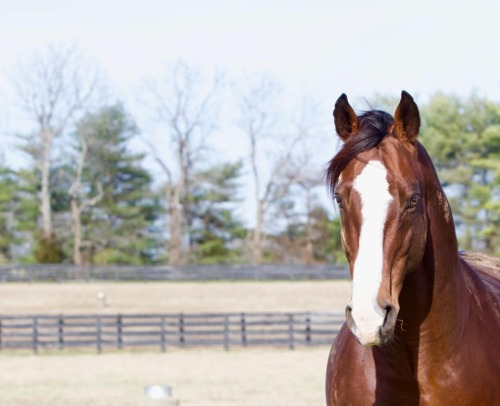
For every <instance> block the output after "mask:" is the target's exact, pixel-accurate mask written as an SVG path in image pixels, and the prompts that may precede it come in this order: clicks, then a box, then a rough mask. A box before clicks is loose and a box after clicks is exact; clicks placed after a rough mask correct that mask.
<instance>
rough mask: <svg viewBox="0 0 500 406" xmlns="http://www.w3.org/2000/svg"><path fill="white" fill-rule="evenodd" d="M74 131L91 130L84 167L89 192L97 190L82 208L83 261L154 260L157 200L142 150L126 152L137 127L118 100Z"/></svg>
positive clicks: (82, 121)
mask: <svg viewBox="0 0 500 406" xmlns="http://www.w3.org/2000/svg"><path fill="white" fill-rule="evenodd" d="M77 131H80V132H82V131H85V132H90V133H92V137H91V138H92V142H90V143H89V144H88V164H87V165H86V166H85V169H84V171H83V175H82V177H83V181H82V182H83V183H84V185H85V187H84V190H85V192H86V193H87V194H88V196H96V195H98V194H100V193H101V194H102V198H101V199H99V202H98V203H97V204H96V205H94V206H89V207H87V208H86V209H85V211H84V212H83V213H82V226H83V229H84V230H83V241H84V242H85V245H86V247H87V249H86V256H87V261H91V262H93V263H99V264H140V263H151V262H154V261H155V260H157V259H158V256H159V253H158V252H157V249H156V247H157V246H158V244H157V241H156V240H157V239H158V238H159V237H158V233H157V232H156V231H157V230H156V227H155V221H156V219H157V217H158V207H159V206H158V199H157V198H156V196H155V194H154V193H153V192H152V179H151V175H150V174H149V173H148V171H146V170H145V169H144V168H143V167H142V166H141V163H142V160H143V158H144V155H143V154H139V153H134V152H131V151H130V149H129V141H130V140H131V138H132V137H133V136H134V135H135V134H136V133H137V128H136V126H135V124H134V122H133V121H132V120H131V118H130V117H129V116H128V115H127V114H126V112H125V111H124V109H123V107H122V106H121V105H120V104H117V105H114V106H109V107H105V108H102V109H101V110H100V111H98V112H97V113H94V114H87V115H86V116H85V117H84V118H83V119H82V120H81V121H80V122H79V123H78V126H77Z"/></svg>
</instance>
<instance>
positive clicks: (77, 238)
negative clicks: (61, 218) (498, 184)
mask: <svg viewBox="0 0 500 406" xmlns="http://www.w3.org/2000/svg"><path fill="white" fill-rule="evenodd" d="M81 214H82V213H81V210H80V208H79V207H78V202H77V200H76V199H75V198H72V199H71V217H72V220H73V263H74V264H75V265H77V266H80V265H82V253H81V247H82V218H81Z"/></svg>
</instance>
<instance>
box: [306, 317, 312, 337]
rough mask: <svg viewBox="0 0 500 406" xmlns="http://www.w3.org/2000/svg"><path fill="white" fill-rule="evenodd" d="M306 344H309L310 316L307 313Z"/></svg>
mask: <svg viewBox="0 0 500 406" xmlns="http://www.w3.org/2000/svg"><path fill="white" fill-rule="evenodd" d="M306 344H307V345H309V344H311V314H310V313H309V312H307V317H306Z"/></svg>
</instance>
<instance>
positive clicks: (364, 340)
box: [351, 327, 394, 347]
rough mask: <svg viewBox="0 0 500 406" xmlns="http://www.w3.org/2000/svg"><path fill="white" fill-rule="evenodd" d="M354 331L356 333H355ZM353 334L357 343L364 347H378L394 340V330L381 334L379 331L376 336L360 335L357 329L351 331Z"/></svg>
mask: <svg viewBox="0 0 500 406" xmlns="http://www.w3.org/2000/svg"><path fill="white" fill-rule="evenodd" d="M353 330H354V331H353ZM351 332H352V334H353V335H354V337H356V341H357V342H358V343H359V344H361V345H362V346H363V347H377V346H381V345H385V344H388V343H389V342H391V341H392V340H393V338H394V330H391V331H385V332H383V333H382V332H381V329H378V330H377V332H376V333H374V334H360V333H359V331H357V329H356V327H354V329H351Z"/></svg>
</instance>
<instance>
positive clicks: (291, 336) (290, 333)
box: [288, 314, 295, 350]
mask: <svg viewBox="0 0 500 406" xmlns="http://www.w3.org/2000/svg"><path fill="white" fill-rule="evenodd" d="M288 348H290V349H291V350H294V349H295V342H294V334H293V314H289V315H288Z"/></svg>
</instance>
